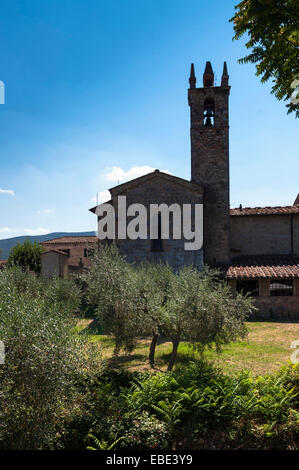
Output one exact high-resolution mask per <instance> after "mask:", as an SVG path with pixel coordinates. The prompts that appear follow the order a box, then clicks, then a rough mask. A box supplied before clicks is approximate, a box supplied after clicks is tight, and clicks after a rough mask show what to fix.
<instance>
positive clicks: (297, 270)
mask: <svg viewBox="0 0 299 470" xmlns="http://www.w3.org/2000/svg"><path fill="white" fill-rule="evenodd" d="M226 278H227V279H257V278H280V279H282V278H299V258H295V257H292V256H288V255H257V256H239V257H237V258H234V259H233V260H232V263H231V265H230V266H229V268H228V269H227V272H226Z"/></svg>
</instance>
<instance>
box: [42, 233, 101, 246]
mask: <svg viewBox="0 0 299 470" xmlns="http://www.w3.org/2000/svg"><path fill="white" fill-rule="evenodd" d="M98 240H99V239H98V237H95V236H92V235H88V236H83V237H80V236H78V237H59V238H53V239H52V240H46V241H44V242H42V243H41V244H42V245H52V244H53V245H54V244H55V245H56V244H58V243H61V244H63V245H66V244H68V243H70V244H72V243H95V242H96V241H98Z"/></svg>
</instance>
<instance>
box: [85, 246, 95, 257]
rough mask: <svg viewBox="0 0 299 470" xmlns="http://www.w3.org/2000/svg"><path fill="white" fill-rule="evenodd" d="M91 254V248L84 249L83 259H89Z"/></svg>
mask: <svg viewBox="0 0 299 470" xmlns="http://www.w3.org/2000/svg"><path fill="white" fill-rule="evenodd" d="M92 254H93V250H92V248H84V258H90V257H91V256H92Z"/></svg>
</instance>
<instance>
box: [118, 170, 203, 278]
mask: <svg viewBox="0 0 299 470" xmlns="http://www.w3.org/2000/svg"><path fill="white" fill-rule="evenodd" d="M121 195H122V196H126V197H127V200H126V203H127V207H128V206H129V205H131V204H135V203H139V204H143V205H144V206H145V207H146V208H147V210H148V213H149V206H150V204H162V203H165V204H167V205H168V206H170V205H171V204H174V203H177V204H179V205H180V206H181V207H182V204H202V192H200V191H193V190H191V189H190V187H189V186H188V184H187V185H184V184H177V183H175V182H171V181H166V180H165V179H164V178H162V177H161V176H158V175H157V177H154V178H152V179H150V180H149V181H145V182H143V183H142V184H139V185H136V186H134V187H132V188H130V187H129V188H126V189H125V190H124V191H123V192H122V193H121ZM112 202H113V206H114V207H115V208H116V213H117V194H114V197H113V199H112ZM136 215H137V214H136ZM133 218H134V217H133ZM129 220H130V219H129V218H128V221H129ZM147 222H148V231H147V233H148V238H147V239H146V240H140V239H137V240H129V239H126V240H120V239H117V240H116V243H117V245H118V248H119V251H120V253H121V254H123V255H125V256H126V258H127V260H128V261H129V262H136V263H139V262H142V261H145V260H148V261H152V260H154V261H162V262H168V263H169V264H170V265H171V266H173V267H174V268H175V269H177V268H179V267H180V266H182V265H184V264H194V265H196V266H198V267H199V268H202V265H203V255H202V249H201V250H192V251H186V250H184V243H185V242H186V241H188V240H184V239H181V240H173V239H171V236H172V231H170V239H169V240H163V248H164V251H161V252H153V251H152V250H151V248H152V241H151V240H150V235H149V234H150V231H149V228H150V220H149V217H148V220H147ZM116 235H117V233H116Z"/></svg>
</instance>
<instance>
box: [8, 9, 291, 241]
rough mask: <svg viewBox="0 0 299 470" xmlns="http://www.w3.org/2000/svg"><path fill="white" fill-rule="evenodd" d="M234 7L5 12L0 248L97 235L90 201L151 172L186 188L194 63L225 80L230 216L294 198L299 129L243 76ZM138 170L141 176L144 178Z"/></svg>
mask: <svg viewBox="0 0 299 470" xmlns="http://www.w3.org/2000/svg"><path fill="white" fill-rule="evenodd" d="M236 3H237V0H235V1H231V0H226V1H225V2H223V1H221V0H215V1H214V2H207V1H201V0H196V1H195V0H163V1H161V0H114V1H113V2H112V1H108V0H106V1H103V0H51V1H50V0H47V1H46V0H30V2H29V1H27V0H23V1H16V0H3V1H2V2H1V4H0V40H1V48H0V63H1V67H0V80H2V81H3V82H4V83H5V91H6V96H5V99H6V102H5V104H4V105H0V126H1V130H0V151H1V158H0V214H1V219H0V238H8V237H11V236H17V235H23V234H40V233H48V232H53V231H86V230H94V229H95V216H94V215H93V214H91V213H90V212H89V211H88V208H90V207H92V206H93V205H94V198H95V195H96V193H97V192H100V196H101V197H103V198H104V197H105V194H106V193H105V192H104V191H105V190H107V189H108V188H109V187H113V186H115V185H116V184H117V183H118V181H119V182H123V181H125V180H126V179H128V178H132V177H135V176H139V175H140V174H142V173H143V172H144V171H148V170H150V169H151V168H158V169H160V170H167V171H169V172H170V173H172V174H174V175H177V176H181V177H183V178H187V179H189V178H190V141H189V108H188V103H187V88H188V76H189V69H190V63H191V62H194V63H195V70H196V74H197V80H198V81H197V85H198V86H199V83H200V81H201V77H202V73H203V69H204V65H205V61H206V60H210V61H211V62H212V66H213V68H214V72H215V73H216V76H217V84H219V80H220V77H221V71H222V67H223V61H224V60H226V61H227V63H228V70H229V75H230V84H231V87H232V88H231V96H230V169H231V206H232V207H234V206H236V205H239V204H240V203H242V204H243V206H255V205H259V206H261V205H288V204H292V203H293V201H294V200H295V197H296V195H297V193H298V192H299V184H298V170H299V159H298V138H297V136H298V134H297V132H298V121H296V120H295V118H294V117H293V116H290V115H289V116H287V115H286V111H285V106H284V103H282V102H278V101H276V99H275V98H274V97H273V96H272V95H271V94H270V83H268V84H263V85H262V84H261V83H260V80H259V79H258V78H257V77H256V76H255V69H254V67H253V66H252V65H246V66H245V65H239V64H238V63H237V59H238V58H240V57H242V56H243V55H244V54H245V53H246V51H245V47H244V43H245V40H244V41H237V42H236V41H232V36H233V28H232V24H231V23H229V22H228V20H229V18H231V17H232V16H233V13H234V5H235V4H236ZM144 167H145V168H144Z"/></svg>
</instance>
